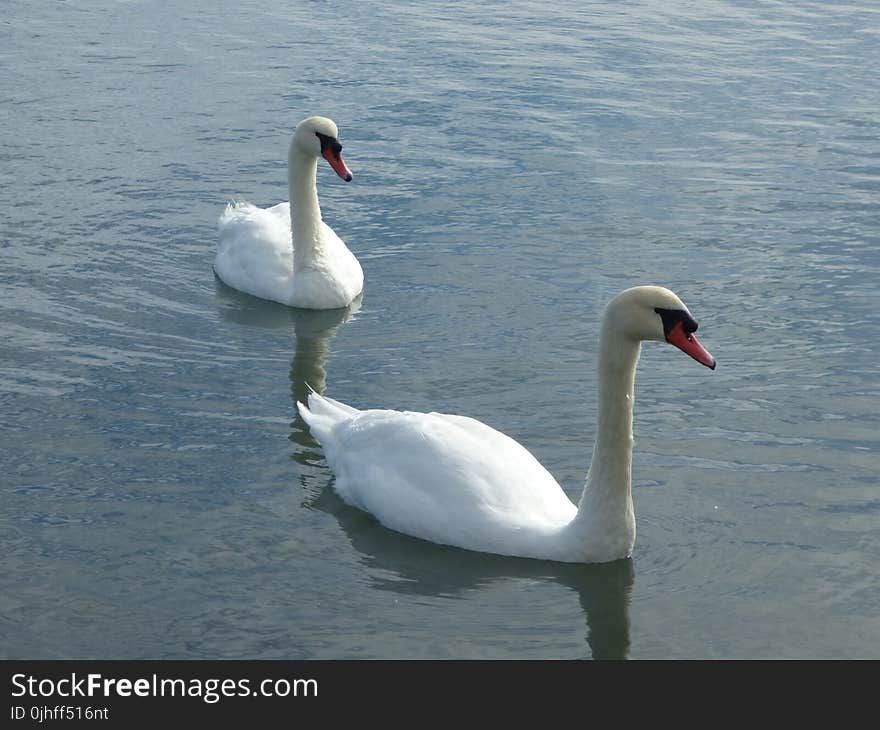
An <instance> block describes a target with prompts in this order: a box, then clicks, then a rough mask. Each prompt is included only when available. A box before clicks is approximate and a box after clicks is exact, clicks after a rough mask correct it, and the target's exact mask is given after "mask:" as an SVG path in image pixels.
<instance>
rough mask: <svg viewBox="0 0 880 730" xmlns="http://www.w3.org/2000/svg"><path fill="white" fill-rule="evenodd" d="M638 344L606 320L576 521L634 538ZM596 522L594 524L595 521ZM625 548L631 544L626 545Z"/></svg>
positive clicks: (625, 537)
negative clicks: (593, 426)
mask: <svg viewBox="0 0 880 730" xmlns="http://www.w3.org/2000/svg"><path fill="white" fill-rule="evenodd" d="M640 350H641V345H640V343H639V341H638V340H636V339H633V338H631V337H629V336H627V335H625V334H622V333H621V332H620V331H619V330H617V329H616V328H613V327H611V326H609V325H607V324H605V323H603V325H602V334H601V337H600V341H599V416H598V421H597V424H596V444H595V446H594V447H593V460H592V462H591V463H590V471H589V473H588V474H587V481H586V484H585V486H584V491H583V494H582V495H581V500H580V503H579V505H578V513H577V517H576V518H575V519H576V521H577V522H581V523H582V522H588V523H590V527H589V531H591V532H592V531H596V532H599V533H601V534H604V535H606V536H610V535H612V534H613V535H618V536H619V537H620V539H622V540H624V541H627V540H628V541H630V542H632V541H634V540H635V515H634V513H633V505H632V447H633V432H632V421H633V400H634V397H635V392H634V387H635V376H636V365H637V364H638V361H639V353H640ZM593 523H595V524H593ZM628 549H632V545H631V544H630V546H629V548H628Z"/></svg>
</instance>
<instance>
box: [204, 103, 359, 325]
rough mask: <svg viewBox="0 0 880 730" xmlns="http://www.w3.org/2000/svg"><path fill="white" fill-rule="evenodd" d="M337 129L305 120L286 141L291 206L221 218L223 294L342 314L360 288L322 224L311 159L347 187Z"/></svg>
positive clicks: (250, 208) (350, 260) (246, 206)
mask: <svg viewBox="0 0 880 730" xmlns="http://www.w3.org/2000/svg"><path fill="white" fill-rule="evenodd" d="M338 137H339V130H338V129H337V127H336V124H335V123H334V122H333V121H332V120H330V119H327V118H326V117H309V118H308V119H304V120H303V121H301V122H300V123H299V124H298V125H297V126H296V130H295V131H294V133H293V137H292V138H291V140H290V147H289V150H288V157H287V176H288V188H289V193H290V202H288V203H278V204H277V205H274V206H272V207H270V208H258V207H257V206H255V205H252V204H251V203H241V202H239V203H230V204H229V205H227V206H226V209H225V210H224V211H223V214H222V215H221V216H220V221H219V230H220V241H219V244H218V246H217V254H216V256H215V258H214V271H215V272H216V273H217V276H218V277H220V279H221V280H222V281H223V283H225V284H227V285H228V286H231V287H233V288H234V289H238V290H239V291H243V292H246V293H248V294H252V295H253V296H256V297H260V298H261V299H270V300H272V301H275V302H280V303H281V304H286V305H288V306H291V307H302V308H305V309H336V308H338V307H345V306H348V305H349V304H350V303H351V302H352V300H354V298H355V297H357V295H358V294H360V293H361V291H362V290H363V286H364V273H363V270H362V269H361V265H360V263H358V260H357V259H356V258H355V256H354V254H353V253H352V252H351V251H350V250H349V249H348V247H347V246H346V245H345V243H344V242H343V241H342V239H341V238H339V236H337V235H336V233H335V232H334V231H333V229H332V228H330V226H328V225H327V224H326V223H325V222H324V220H323V219H322V217H321V208H320V205H319V204H318V191H317V186H316V181H317V166H318V157H323V158H324V159H326V160H327V162H329V163H330V166H331V167H332V168H333V169H334V170H335V171H336V174H337V175H339V177H341V178H342V179H343V180H345V181H347V182H348V181H350V180H351V179H352V174H351V170H349V169H348V166H347V165H346V164H345V162H344V161H343V159H342V145H341V144H340V143H339V139H338Z"/></svg>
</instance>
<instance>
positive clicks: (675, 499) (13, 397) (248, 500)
mask: <svg viewBox="0 0 880 730" xmlns="http://www.w3.org/2000/svg"><path fill="white" fill-rule="evenodd" d="M287 6H290V7H287ZM878 68H880V9H878V8H877V7H875V6H872V5H870V4H866V6H865V7H862V6H861V5H860V4H846V3H827V2H809V1H807V2H798V3H788V2H770V1H767V2H763V1H761V2H721V1H719V2H704V3H692V2H684V1H679V0H673V1H672V2H670V1H668V0H655V1H650V0H645V1H643V2H629V3H619V2H575V1H574V0H562V2H559V3H556V4H554V5H553V6H552V7H551V6H548V5H547V4H546V3H543V2H522V1H519V2H484V3H478V4H474V3H448V2H420V3H404V2H351V1H347V2H343V1H339V2H323V3H310V2H309V3H307V2H296V3H264V2H247V1H246V0H236V2H225V1H221V2H216V1H215V2H210V3H208V2H203V1H202V0H200V1H199V2H188V3H184V4H179V5H175V4H167V3H148V2H110V1H108V0H101V1H95V0H81V1H74V2H63V3H62V2H53V3H34V2H26V1H25V0H7V2H6V4H5V10H4V13H3V18H2V19H0V128H2V130H3V135H2V139H0V203H2V208H3V215H2V217H0V261H2V263H0V489H2V492H0V637H2V638H0V656H2V657H3V658H373V657H381V658H551V657H558V658H589V657H594V656H595V657H600V656H602V657H629V658H679V657H696V658H751V657H762V658H763V657H766V658H775V657H783V658H801V657H820V658H838V657H841V658H855V657H863V658H880V616H878V613H880V612H878V606H880V584H878V576H877V565H880V540H878V524H880V460H878V455H877V450H878V426H880V423H878V421H880V397H878V396H880V394H878V364H877V363H878V351H877V344H878V339H880V317H878V304H877V296H878V281H880V278H878V276H880V255H878V247H880V80H878V79H880V77H878V75H877V69H878ZM310 114H323V115H326V116H330V117H332V118H333V119H335V120H336V122H337V123H338V125H339V128H340V135H341V141H342V142H343V144H344V146H345V156H346V161H347V162H348V164H349V166H350V167H351V168H352V170H353V171H354V174H355V179H354V181H353V182H352V183H351V184H348V185H346V184H345V183H343V182H342V181H340V180H339V179H338V178H337V177H336V176H335V175H334V173H333V172H332V171H331V170H330V169H329V167H328V166H326V165H323V164H322V166H321V167H320V168H319V175H318V185H319V193H320V196H321V203H322V207H323V212H324V217H325V219H326V220H327V221H328V222H329V223H330V224H331V225H332V226H333V227H334V229H335V230H336V231H337V233H339V234H340V235H341V236H342V238H343V239H345V240H346V242H347V243H348V244H349V246H350V248H351V249H352V250H353V251H354V252H355V254H356V255H357V256H358V258H359V259H360V261H361V263H362V265H363V268H364V272H365V277H366V285H365V293H364V296H363V300H362V301H361V302H359V303H358V304H357V306H355V308H354V310H355V311H352V312H329V313H328V312H324V313H309V312H302V311H296V310H292V309H288V308H285V307H282V306H280V305H275V304H272V303H268V302H264V301H260V300H257V299H254V298H251V297H248V296H246V295H242V294H238V293H236V292H234V291H232V290H230V289H228V288H226V287H225V286H223V285H222V284H220V283H219V282H217V281H216V280H215V278H214V275H213V273H212V269H211V264H212V260H213V255H214V250H215V246H216V240H217V236H216V220H217V217H218V215H219V214H220V212H221V210H222V208H223V205H224V204H225V202H226V201H227V200H228V199H231V198H233V197H235V198H244V199H247V200H250V201H252V202H255V203H257V204H259V205H270V204H273V203H276V202H279V201H282V200H287V179H286V149H287V143H288V138H289V135H290V133H291V130H292V128H293V126H294V125H295V124H296V122H297V121H299V120H300V119H301V118H303V117H305V116H307V115H310ZM646 283H654V284H663V285H665V286H668V287H670V288H672V289H673V290H675V291H676V292H677V293H678V294H679V295H680V296H681V297H682V299H683V300H684V301H685V302H686V303H687V304H688V306H689V307H690V309H691V311H692V312H693V314H694V316H695V317H696V318H697V319H698V320H699V321H700V324H701V328H700V332H701V334H702V337H701V339H702V341H703V342H704V344H705V345H706V346H707V348H708V349H709V350H710V351H711V352H712V353H713V354H714V355H715V357H716V358H717V359H718V363H719V366H718V369H717V370H716V371H715V372H711V371H709V370H707V369H705V368H702V367H700V366H699V365H697V364H696V363H694V362H693V361H692V360H690V359H689V358H687V357H685V356H684V355H682V354H681V353H679V352H677V351H676V350H674V349H672V348H670V347H668V346H663V345H660V344H657V343H649V344H648V345H646V346H645V348H644V349H643V353H642V359H641V363H640V370H639V374H638V378H637V383H636V396H637V397H636V407H635V432H636V447H635V453H634V466H633V482H634V502H635V508H636V518H637V524H638V538H637V543H636V548H635V552H634V555H633V558H632V559H631V560H625V561H620V562H617V563H612V564H608V565H601V566H566V565H559V564H554V563H546V562H540V561H531V560H522V559H512V558H500V557H493V556H488V555H480V554H476V553H469V552H465V551H461V550H456V549H451V548H443V547H439V546H434V545H431V544H428V543H424V542H420V541H418V540H414V539H410V538H407V537H403V536H401V535H399V534H396V533H394V532H391V531H389V530H386V529H385V528H383V527H381V526H379V525H378V524H377V523H376V522H375V521H374V520H373V519H372V518H370V517H368V516H367V515H365V514H363V513H361V512H358V511H357V510H354V509H351V508H349V507H346V506H345V505H344V504H343V503H342V502H341V500H340V499H339V498H338V497H337V496H336V495H335V494H334V493H333V491H332V486H331V485H332V475H331V473H330V471H329V469H328V467H327V465H326V462H325V461H324V458H323V456H322V453H321V450H320V448H319V447H318V446H317V444H316V443H315V441H313V440H312V439H311V437H310V436H309V435H308V432H307V431H306V429H305V428H304V425H303V423H302V421H301V420H300V419H299V417H298V416H297V415H296V409H295V405H294V403H295V400H296V398H297V397H300V396H301V395H302V394H303V393H304V390H305V386H304V382H306V381H308V382H310V383H312V384H313V385H315V386H316V387H319V388H323V389H324V390H325V392H326V393H327V394H328V395H330V396H333V397H335V398H339V399H341V400H344V401H346V402H349V403H351V404H353V405H356V406H359V407H391V408H406V409H412V410H432V409H434V410H441V411H446V412H452V413H460V414H465V415H471V416H475V417H478V418H480V419H482V420H484V421H486V422H487V423H489V424H491V425H492V426H494V427H496V428H498V429H500V430H502V431H504V432H506V433H508V434H510V435H511V436H513V437H514V438H516V439H518V440H519V441H521V442H522V443H523V444H524V445H526V446H527V447H528V448H529V449H530V450H531V451H532V452H533V453H534V454H535V455H536V456H537V457H538V458H539V459H540V460H541V461H542V462H543V463H544V464H545V465H547V467H548V468H549V469H550V471H551V472H552V473H553V474H554V475H555V476H556V477H557V478H558V479H559V481H560V483H561V484H562V485H563V486H564V487H565V489H566V491H567V492H568V493H569V494H570V495H571V496H572V498H573V499H577V497H578V496H579V494H580V489H581V487H582V483H583V478H584V474H585V473H586V470H587V467H588V464H589V458H590V454H591V450H592V443H593V438H594V434H595V421H594V418H595V407H596V374H595V369H596V337H597V334H598V323H599V318H600V316H601V312H602V308H603V306H604V304H605V302H606V301H607V300H608V299H610V298H611V297H612V296H613V295H614V294H616V293H617V292H618V291H620V290H622V289H624V288H626V287H628V286H632V285H635V284H646Z"/></svg>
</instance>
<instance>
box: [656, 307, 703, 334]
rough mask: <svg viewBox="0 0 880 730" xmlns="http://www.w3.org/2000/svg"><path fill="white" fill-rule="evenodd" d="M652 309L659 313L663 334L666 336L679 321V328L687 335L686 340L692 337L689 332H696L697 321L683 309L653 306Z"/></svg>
mask: <svg viewBox="0 0 880 730" xmlns="http://www.w3.org/2000/svg"><path fill="white" fill-rule="evenodd" d="M654 311H655V312H657V314H659V315H660V319H661V320H662V321H663V334H665V335H666V336H667V337H668V336H669V333H670V332H671V331H672V328H673V327H675V325H677V324H678V323H679V322H681V329H682V330H683V331H684V333H685V335H687V338H688V340H691V339H692V338H691V334H692V333H694V332H696V331H697V328H698V327H699V325H698V324H697V321H696V320H695V319H694V318H693V317H691V315H690V314H688V313H687V312H685V311H684V310H683V309H662V308H661V307H655V308H654Z"/></svg>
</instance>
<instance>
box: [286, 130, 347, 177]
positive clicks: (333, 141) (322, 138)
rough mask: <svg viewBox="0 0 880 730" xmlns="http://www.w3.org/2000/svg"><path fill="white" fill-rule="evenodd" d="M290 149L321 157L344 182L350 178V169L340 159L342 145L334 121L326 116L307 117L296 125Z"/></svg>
mask: <svg viewBox="0 0 880 730" xmlns="http://www.w3.org/2000/svg"><path fill="white" fill-rule="evenodd" d="M290 148H291V151H292V150H294V149H296V150H297V151H299V152H302V153H303V154H306V155H311V156H312V157H323V158H324V159H325V160H327V162H329V163H330V167H332V168H333V169H334V170H335V171H336V174H337V175H339V177H341V178H342V179H343V180H345V182H350V181H351V178H352V174H351V170H349V169H348V165H346V164H345V162H344V161H343V159H342V145H341V144H339V130H338V129H337V128H336V123H335V122H334V121H333V120H332V119H327V117H309V118H308V119H303V120H302V121H301V122H300V123H299V124H297V125H296V130H294V132H293V139H292V140H291V142H290Z"/></svg>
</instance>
